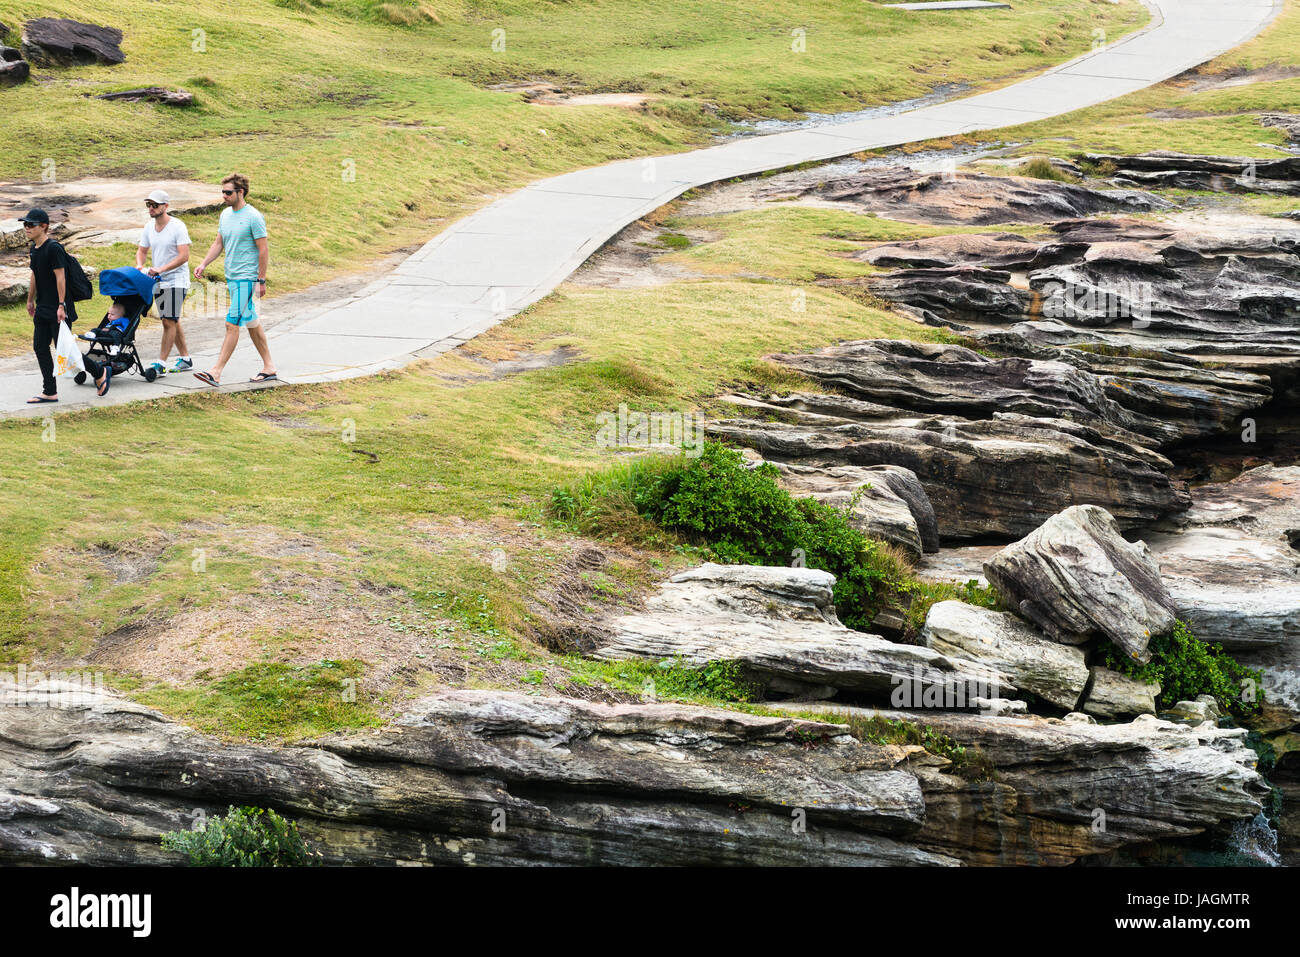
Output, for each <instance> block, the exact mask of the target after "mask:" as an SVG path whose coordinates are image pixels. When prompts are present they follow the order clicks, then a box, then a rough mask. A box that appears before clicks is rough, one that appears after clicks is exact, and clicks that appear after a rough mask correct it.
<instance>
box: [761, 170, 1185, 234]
mask: <svg viewBox="0 0 1300 957" xmlns="http://www.w3.org/2000/svg"><path fill="white" fill-rule="evenodd" d="M759 195H760V196H765V197H771V196H775V195H790V190H789V188H788V187H775V188H774V189H773V190H771V191H767V192H765V191H763V190H760V191H759ZM793 195H797V196H816V197H817V198H818V199H823V200H829V201H831V202H850V203H852V204H854V205H855V206H857V207H859V208H861V209H863V210H867V211H871V212H878V213H882V214H885V215H888V216H889V217H890V218H891V219H899V220H903V221H904V222H925V223H946V224H953V225H968V226H982V225H994V224H999V223H1044V222H1051V221H1053V220H1058V219H1067V218H1070V219H1073V218H1078V217H1080V216H1089V215H1092V214H1093V213H1112V212H1125V211H1127V212H1139V211H1140V212H1148V211H1152V210H1157V209H1167V208H1169V206H1170V205H1171V204H1169V203H1168V202H1167V201H1166V200H1163V199H1161V198H1160V197H1158V196H1154V195H1152V194H1150V193H1143V192H1138V191H1136V190H1095V189H1088V188H1087V187H1084V186H1073V185H1070V184H1068V183H1059V182H1055V181H1053V180H1042V179H1030V178H1025V177H1020V176H986V175H982V174H979V173H966V172H955V173H928V174H927V173H918V172H916V171H915V170H912V169H909V168H907V167H905V166H894V167H887V168H884V169H870V170H864V171H862V172H859V173H853V174H851V175H849V176H843V177H838V178H836V179H831V180H827V181H825V182H821V183H816V184H813V185H810V186H806V187H803V188H800V189H797V190H796V191H795V192H794V193H793Z"/></svg>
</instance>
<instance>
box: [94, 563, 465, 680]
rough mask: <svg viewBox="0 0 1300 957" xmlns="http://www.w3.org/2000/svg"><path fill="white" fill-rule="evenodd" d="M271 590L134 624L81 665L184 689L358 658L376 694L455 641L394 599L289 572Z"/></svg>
mask: <svg viewBox="0 0 1300 957" xmlns="http://www.w3.org/2000/svg"><path fill="white" fill-rule="evenodd" d="M277 585H278V588H276V590H274V591H270V590H267V591H262V592H260V593H258V594H253V595H241V596H239V597H237V598H235V599H234V600H232V601H229V602H226V603H223V604H222V605H220V606H218V607H214V608H204V609H197V610H193V611H186V612H182V613H180V614H178V615H175V616H173V617H171V618H168V619H166V620H165V621H157V622H154V621H149V620H144V621H140V622H132V623H131V624H129V625H127V626H125V627H123V628H119V629H117V630H116V631H114V632H111V633H110V634H107V635H104V636H103V637H101V638H100V639H99V640H98V641H97V642H96V643H95V645H94V647H93V648H92V649H91V651H90V653H89V654H88V655H87V656H86V661H87V662H89V663H90V664H93V665H95V666H97V667H100V668H104V669H108V670H113V671H121V672H126V673H130V674H138V675H140V676H141V677H143V678H145V679H146V680H153V681H166V682H170V683H173V684H188V683H190V682H192V681H194V680H195V679H196V678H197V677H199V676H202V677H203V678H217V677H221V676H222V675H226V674H230V673H231V672H235V671H239V670H240V669H242V668H244V667H246V666H248V665H250V664H253V663H256V662H266V661H273V662H282V663H284V664H293V665H309V664H314V663H317V662H320V661H323V660H346V659H354V658H355V659H359V660H361V661H365V662H366V663H367V664H368V665H369V669H368V670H367V672H366V680H367V681H368V682H373V687H372V688H371V690H372V691H376V692H378V691H380V690H381V689H384V688H386V687H387V686H388V685H390V684H392V683H393V682H394V681H395V680H400V679H401V678H402V677H403V676H406V675H408V672H420V671H438V670H439V669H438V668H437V667H435V666H436V665H438V664H439V662H440V661H441V660H442V659H443V658H444V657H445V658H447V660H448V661H450V660H451V656H450V655H447V654H446V652H448V651H449V650H450V649H451V647H452V645H451V642H450V641H448V640H447V639H446V638H444V637H443V636H442V635H441V634H440V633H439V631H438V629H437V625H436V623H433V622H419V621H417V620H416V619H415V618H413V617H412V615H411V613H410V612H409V611H406V610H405V609H403V608H402V607H401V606H400V605H399V604H397V603H396V602H393V601H392V600H391V599H385V598H380V597H377V596H373V595H369V594H366V593H365V592H362V593H360V594H358V593H357V592H354V591H351V590H348V589H345V588H344V586H343V585H341V584H339V583H337V582H334V581H330V580H326V579H317V578H312V577H310V576H307V575H302V574H289V575H285V576H283V577H281V578H280V580H279V581H278V582H277ZM404 612H405V613H404ZM444 646H445V647H444ZM451 670H453V671H454V670H455V669H451Z"/></svg>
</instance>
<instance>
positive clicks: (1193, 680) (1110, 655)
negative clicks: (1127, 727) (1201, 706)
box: [1102, 621, 1263, 717]
mask: <svg viewBox="0 0 1300 957" xmlns="http://www.w3.org/2000/svg"><path fill="white" fill-rule="evenodd" d="M1148 649H1149V650H1150V652H1151V661H1150V662H1149V663H1147V664H1145V665H1140V664H1137V663H1136V662H1134V661H1133V660H1132V659H1131V658H1129V656H1128V655H1127V654H1125V653H1124V652H1123V651H1122V650H1120V649H1119V648H1116V647H1115V646H1114V645H1112V644H1109V643H1108V644H1106V645H1105V646H1103V649H1102V655H1103V658H1104V660H1105V662H1106V667H1108V668H1113V669H1114V670H1116V671H1119V672H1121V673H1123V674H1126V675H1128V676H1130V677H1132V678H1137V679H1139V680H1141V681H1146V682H1155V681H1158V682H1160V696H1159V697H1158V698H1157V699H1156V706H1157V707H1159V708H1170V707H1173V706H1174V705H1176V704H1177V703H1178V702H1180V701H1191V700H1193V699H1194V698H1195V697H1196V696H1197V695H1202V694H1208V695H1213V696H1214V698H1215V700H1216V701H1218V702H1219V704H1220V706H1222V707H1223V708H1225V709H1226V710H1227V711H1228V712H1230V713H1231V714H1233V715H1236V716H1237V717H1246V716H1247V715H1251V714H1254V713H1256V712H1258V711H1259V710H1260V705H1261V704H1262V700H1263V693H1262V692H1261V691H1260V680H1261V676H1260V673H1259V672H1258V671H1256V670H1254V669H1252V668H1247V667H1246V666H1245V665H1242V664H1240V663H1239V662H1238V661H1237V660H1236V659H1235V658H1233V657H1232V656H1231V655H1229V654H1228V653H1227V652H1225V651H1224V650H1223V646H1222V645H1217V644H1216V645H1208V644H1206V643H1205V642H1203V641H1201V640H1200V639H1199V638H1197V637H1196V636H1195V635H1194V634H1192V631H1191V629H1190V628H1188V627H1187V625H1186V624H1185V623H1183V622H1181V621H1179V622H1176V623H1175V625H1174V629H1173V631H1172V632H1170V633H1169V634H1168V635H1162V636H1160V637H1158V638H1153V639H1152V640H1151V643H1150V645H1149V646H1148ZM1247 687H1249V688H1251V689H1252V690H1253V692H1254V693H1253V694H1251V695H1244V694H1243V691H1244V690H1245V689H1246V688H1247ZM1247 698H1250V699H1252V700H1247Z"/></svg>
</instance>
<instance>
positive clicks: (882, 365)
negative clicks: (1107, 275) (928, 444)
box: [772, 339, 1267, 444]
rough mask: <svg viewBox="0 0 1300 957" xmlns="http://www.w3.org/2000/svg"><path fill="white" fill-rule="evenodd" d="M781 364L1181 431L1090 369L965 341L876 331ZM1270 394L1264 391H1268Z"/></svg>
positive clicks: (1160, 433)
mask: <svg viewBox="0 0 1300 957" xmlns="http://www.w3.org/2000/svg"><path fill="white" fill-rule="evenodd" d="M772 358H773V359H774V360H775V361H777V362H779V363H781V364H782V365H785V366H788V367H790V368H792V369H795V370H797V371H799V372H802V373H804V374H805V375H807V376H810V377H812V378H814V379H816V380H817V381H818V382H821V383H823V384H824V385H827V386H830V387H834V388H836V389H839V390H841V391H843V392H846V393H848V394H849V395H853V396H856V397H858V398H861V399H865V400H867V401H870V402H879V403H883V404H886V405H892V406H895V407H897V408H900V409H908V410H911V411H915V412H929V413H950V414H953V415H962V416H966V417H967V418H988V417H991V416H992V415H993V414H994V413H995V412H1016V413H1020V414H1022V415H1029V416H1040V417H1043V418H1061V419H1070V420H1073V421H1077V422H1084V423H1087V424H1095V423H1098V422H1102V423H1105V424H1107V425H1109V426H1111V427H1113V428H1114V429H1116V430H1118V431H1119V432H1121V433H1124V434H1127V435H1128V436H1130V437H1131V436H1132V435H1133V434H1138V435H1142V436H1145V437H1147V438H1149V439H1150V440H1151V442H1152V443H1153V444H1156V443H1160V442H1166V441H1170V440H1172V439H1175V438H1178V437H1180V436H1181V434H1182V433H1181V431H1180V430H1179V429H1177V428H1176V427H1174V426H1171V425H1169V424H1168V423H1166V422H1165V421H1163V420H1162V419H1161V418H1159V417H1157V416H1152V415H1142V416H1139V415H1136V414H1135V413H1133V412H1132V411H1130V410H1129V409H1127V408H1125V407H1124V406H1122V405H1120V404H1119V403H1118V402H1116V401H1115V400H1114V399H1112V398H1110V396H1108V395H1107V394H1106V387H1105V383H1104V382H1103V381H1102V380H1101V379H1100V378H1099V377H1098V376H1096V375H1094V374H1093V373H1092V372H1091V371H1089V370H1087V369H1081V368H1078V367H1076V366H1074V365H1071V364H1068V363H1065V362H1057V361H1043V360H1038V359H1024V358H1019V357H1010V358H1005V359H991V358H989V357H987V356H983V355H980V354H979V353H978V352H975V351H974V350H972V349H967V348H964V347H962V346H956V345H946V344H942V343H932V342H909V341H904V340H892V339H871V340H865V341H859V342H846V343H841V344H840V345H836V346H830V347H828V348H825V349H820V350H818V351H817V352H815V353H812V354H809V355H776V356H773V357H772ZM1265 397H1267V392H1265Z"/></svg>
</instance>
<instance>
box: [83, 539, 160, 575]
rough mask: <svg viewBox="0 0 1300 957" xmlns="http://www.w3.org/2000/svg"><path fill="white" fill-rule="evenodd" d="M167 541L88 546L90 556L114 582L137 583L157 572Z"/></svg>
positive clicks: (109, 543) (100, 543) (106, 543)
mask: <svg viewBox="0 0 1300 957" xmlns="http://www.w3.org/2000/svg"><path fill="white" fill-rule="evenodd" d="M169 541H170V539H168V540H165V541H158V540H153V541H142V542H126V543H120V542H119V543H112V542H99V543H96V544H94V545H92V546H90V554H91V555H93V556H94V557H95V558H96V559H97V560H98V561H99V563H100V564H101V565H103V566H104V568H105V569H107V570H108V571H109V573H111V574H112V576H113V580H114V581H115V582H117V583H119V584H122V583H125V582H138V581H143V580H144V579H146V578H148V577H149V576H150V575H152V574H153V573H154V572H156V571H157V570H158V562H159V559H160V558H161V557H162V553H163V551H164V550H165V549H166V547H167V544H168V542H169Z"/></svg>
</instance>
